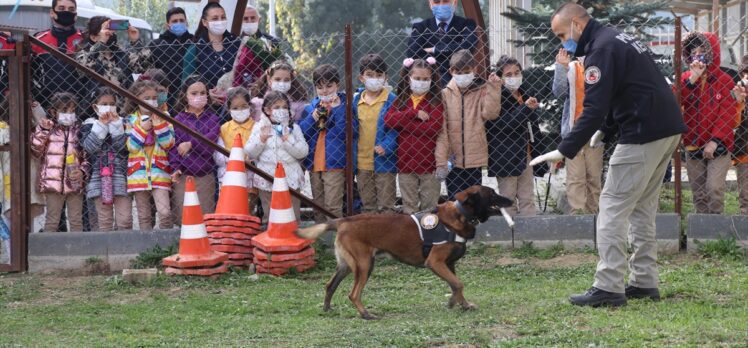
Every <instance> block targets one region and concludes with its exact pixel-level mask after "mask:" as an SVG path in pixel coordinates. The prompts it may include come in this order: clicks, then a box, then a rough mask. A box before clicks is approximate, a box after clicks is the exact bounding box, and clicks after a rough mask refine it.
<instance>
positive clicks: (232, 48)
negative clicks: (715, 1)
mask: <svg viewBox="0 0 748 348" xmlns="http://www.w3.org/2000/svg"><path fill="white" fill-rule="evenodd" d="M239 46H241V40H240V39H239V38H238V37H236V36H235V35H233V34H231V33H229V32H228V31H227V32H225V33H224V34H223V51H221V52H217V51H215V50H214V49H213V45H212V44H211V43H210V42H208V40H207V39H205V38H202V37H201V38H198V39H197V42H196V43H194V44H193V45H192V48H190V49H188V51H187V53H186V54H185V57H184V71H183V76H185V75H190V74H198V75H200V76H202V78H203V80H204V81H205V82H206V83H207V84H208V89H211V88H214V87H215V86H216V84H217V83H218V79H220V78H221V76H223V75H224V74H226V73H228V72H231V70H233V69H234V61H236V55H237V54H238V53H239Z"/></svg>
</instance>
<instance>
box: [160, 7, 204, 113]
mask: <svg viewBox="0 0 748 348" xmlns="http://www.w3.org/2000/svg"><path fill="white" fill-rule="evenodd" d="M165 25H166V30H165V31H164V32H163V33H162V34H161V36H159V37H158V39H156V40H153V41H152V42H151V44H150V46H149V47H150V49H151V57H152V59H153V67H154V68H156V69H161V70H162V71H163V72H164V73H165V74H166V81H169V85H168V86H165V87H167V88H168V89H169V97H168V104H169V106H171V107H174V106H175V105H176V104H177V100H178V99H179V98H178V97H179V88H181V87H182V60H183V59H184V53H185V51H186V50H187V46H188V45H187V44H188V43H189V42H192V39H193V37H194V36H192V34H190V33H189V32H188V31H187V15H186V14H185V12H184V9H183V8H181V7H173V8H170V9H169V10H168V11H166V24H165Z"/></svg>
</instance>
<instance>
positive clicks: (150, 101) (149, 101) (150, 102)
mask: <svg viewBox="0 0 748 348" xmlns="http://www.w3.org/2000/svg"><path fill="white" fill-rule="evenodd" d="M143 101H144V102H145V103H146V104H148V105H150V106H152V107H154V108H158V100H156V99H145V100H143ZM140 111H142V112H148V113H150V111H149V110H148V109H146V108H144V107H142V106H141V107H140Z"/></svg>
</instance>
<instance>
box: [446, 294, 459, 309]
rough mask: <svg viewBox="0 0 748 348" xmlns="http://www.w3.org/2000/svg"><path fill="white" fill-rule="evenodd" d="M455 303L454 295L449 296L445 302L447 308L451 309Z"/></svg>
mask: <svg viewBox="0 0 748 348" xmlns="http://www.w3.org/2000/svg"><path fill="white" fill-rule="evenodd" d="M456 304H457V300H456V299H455V298H454V297H450V298H449V302H447V308H449V309H452V308H454V307H455V305H456Z"/></svg>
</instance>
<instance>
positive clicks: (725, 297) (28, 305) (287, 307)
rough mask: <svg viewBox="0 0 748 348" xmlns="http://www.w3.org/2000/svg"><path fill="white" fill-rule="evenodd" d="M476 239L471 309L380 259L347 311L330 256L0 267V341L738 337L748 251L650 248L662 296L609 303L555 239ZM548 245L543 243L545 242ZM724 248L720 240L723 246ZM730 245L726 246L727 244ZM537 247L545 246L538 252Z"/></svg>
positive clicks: (469, 272)
mask: <svg viewBox="0 0 748 348" xmlns="http://www.w3.org/2000/svg"><path fill="white" fill-rule="evenodd" d="M550 249H553V250H555V251H553V252H551V251H539V250H538V249H536V248H535V247H533V246H532V245H529V246H520V247H518V248H517V249H515V250H502V249H499V248H494V247H488V246H484V245H474V246H473V247H471V249H469V250H468V255H467V256H466V257H465V259H463V260H461V261H460V263H459V264H458V267H457V269H458V274H459V275H460V277H461V279H462V280H463V281H464V283H465V294H466V297H467V298H468V300H470V301H472V302H474V303H475V304H477V305H478V306H479V309H478V310H475V311H469V312H464V311H462V310H459V309H453V310H450V309H447V308H446V306H445V304H446V301H447V297H446V296H445V295H446V294H447V293H448V291H449V290H448V287H447V285H446V284H445V283H444V282H442V281H441V280H440V279H438V278H437V277H435V276H434V275H433V274H431V272H429V271H428V270H426V269H417V268H412V267H408V266H403V265H400V264H398V263H396V262H395V261H391V260H378V262H377V269H375V270H374V274H373V276H372V279H371V281H370V282H369V284H368V285H367V287H366V289H365V291H364V298H363V299H364V303H365V304H366V305H367V306H368V308H369V310H370V311H371V312H372V314H375V315H378V316H380V317H381V319H380V320H378V321H364V320H361V319H358V316H357V313H356V311H355V310H354V308H353V307H352V305H351V304H350V302H349V301H348V299H347V293H348V291H349V290H350V287H351V278H349V279H347V280H346V281H344V282H343V283H342V284H341V286H340V288H339V290H338V293H336V295H335V297H334V299H333V310H332V311H331V312H329V313H324V312H322V310H321V307H322V300H323V287H324V284H325V282H326V281H327V279H328V277H329V276H330V275H331V274H332V272H333V270H334V260H333V258H332V256H330V255H329V254H323V255H322V260H321V262H320V266H319V267H318V268H316V269H314V270H312V271H310V272H307V273H303V274H298V275H293V276H290V277H284V278H274V277H267V276H260V277H259V279H257V278H256V277H252V276H251V275H250V274H248V273H246V272H236V273H232V274H230V275H227V276H223V277H221V278H219V279H217V280H206V279H185V278H169V277H158V278H156V279H155V280H153V281H151V282H149V283H147V284H142V285H131V284H128V283H126V282H123V281H122V280H121V278H120V277H118V276H93V277H73V278H63V277H50V276H36V275H6V276H0V346H35V347H36V346H42V347H43V346H65V347H78V346H117V347H135V346H149V347H153V346H211V347H217V346H246V347H249V346H251V347H319V346H335V347H341V346H343V347H382V346H398V347H432V346H450V345H452V346H454V345H470V346H477V347H491V346H511V347H515V346H572V347H587V346H606V347H642V346H668V345H685V346H741V345H745V342H748V286H746V284H748V262H747V261H746V259H733V258H730V257H722V256H720V255H721V254H715V255H714V256H712V257H710V258H702V257H700V256H696V255H678V256H673V257H669V258H666V259H662V260H661V261H660V264H661V267H660V271H661V278H662V286H661V290H662V292H663V296H664V299H663V300H662V301H660V302H651V301H648V300H632V301H630V302H629V305H628V306H626V307H623V308H619V309H606V308H601V309H592V308H579V307H573V306H571V305H569V304H568V302H567V299H566V298H567V296H568V295H569V294H571V293H575V292H580V291H583V290H585V289H586V288H588V287H589V286H590V284H591V282H592V275H593V273H594V269H595V256H594V255H590V254H587V253H575V252H570V251H567V250H564V249H563V246H557V247H553V248H550ZM550 249H549V250H550ZM722 249H725V248H722ZM728 249H729V247H728ZM540 257H544V258H548V259H546V260H544V259H541V258H540Z"/></svg>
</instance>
